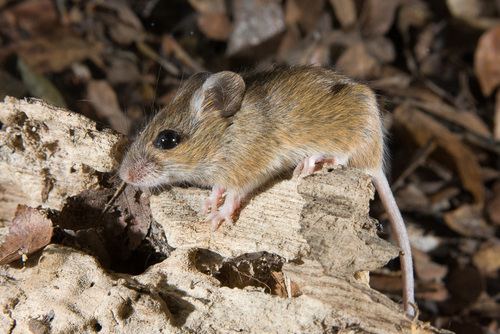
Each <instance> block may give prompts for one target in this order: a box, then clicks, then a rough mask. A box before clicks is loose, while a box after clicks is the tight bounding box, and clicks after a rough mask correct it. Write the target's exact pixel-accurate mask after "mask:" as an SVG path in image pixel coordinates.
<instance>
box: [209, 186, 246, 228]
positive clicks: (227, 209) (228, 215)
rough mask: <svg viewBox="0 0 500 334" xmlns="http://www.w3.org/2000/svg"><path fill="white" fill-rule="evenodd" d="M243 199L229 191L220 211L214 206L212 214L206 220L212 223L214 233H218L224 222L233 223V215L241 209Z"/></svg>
mask: <svg viewBox="0 0 500 334" xmlns="http://www.w3.org/2000/svg"><path fill="white" fill-rule="evenodd" d="M211 197H212V195H211ZM241 199H242V196H241V195H240V194H237V193H234V192H231V191H229V192H227V193H226V198H225V200H224V204H223V205H222V206H221V207H220V208H219V209H218V210H217V207H216V206H215V207H214V206H212V212H211V213H210V214H209V215H208V217H207V218H206V219H205V221H206V222H210V224H211V227H212V231H216V230H217V229H218V228H219V226H220V225H221V224H222V223H223V222H224V221H226V222H228V223H231V224H232V223H233V215H234V214H235V212H236V211H237V210H238V209H239V207H240V204H241ZM209 200H210V198H209Z"/></svg>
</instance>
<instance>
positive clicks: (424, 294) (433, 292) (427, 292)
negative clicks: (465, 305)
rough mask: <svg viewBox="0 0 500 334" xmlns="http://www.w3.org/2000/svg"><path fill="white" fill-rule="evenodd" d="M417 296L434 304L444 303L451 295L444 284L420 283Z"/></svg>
mask: <svg viewBox="0 0 500 334" xmlns="http://www.w3.org/2000/svg"><path fill="white" fill-rule="evenodd" d="M415 295H416V297H417V298H418V299H423V300H427V301H434V302H444V301H445V300H447V299H448V298H450V294H449V292H448V290H447V289H446V286H445V285H444V283H442V282H422V283H420V282H419V286H418V290H417V291H416V292H415ZM425 333H428V332H425Z"/></svg>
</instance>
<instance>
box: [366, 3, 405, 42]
mask: <svg viewBox="0 0 500 334" xmlns="http://www.w3.org/2000/svg"><path fill="white" fill-rule="evenodd" d="M400 3H401V1H400V0H366V1H364V2H363V9H362V11H361V24H362V31H363V34H364V35H369V36H381V35H384V34H385V33H386V32H387V31H389V29H390V27H391V26H392V24H393V22H394V17H395V14H396V9H397V8H398V6H399V5H400Z"/></svg>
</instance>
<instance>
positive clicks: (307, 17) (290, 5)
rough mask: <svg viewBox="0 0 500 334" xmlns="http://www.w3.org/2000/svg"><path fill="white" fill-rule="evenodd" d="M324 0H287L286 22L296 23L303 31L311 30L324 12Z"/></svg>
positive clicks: (289, 23)
mask: <svg viewBox="0 0 500 334" xmlns="http://www.w3.org/2000/svg"><path fill="white" fill-rule="evenodd" d="M324 7H325V1H324V0H309V1H301V0H288V1H287V2H286V9H285V10H286V19H285V20H286V23H287V24H288V25H291V24H298V25H299V26H300V28H302V30H303V31H305V33H310V32H311V31H313V30H314V29H315V28H316V26H317V24H318V21H319V19H320V17H321V16H322V15H323V14H324Z"/></svg>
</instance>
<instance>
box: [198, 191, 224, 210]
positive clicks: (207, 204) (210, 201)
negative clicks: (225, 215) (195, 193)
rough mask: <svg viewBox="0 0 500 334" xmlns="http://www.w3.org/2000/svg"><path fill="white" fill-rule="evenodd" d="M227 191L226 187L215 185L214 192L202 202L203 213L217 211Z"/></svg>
mask: <svg viewBox="0 0 500 334" xmlns="http://www.w3.org/2000/svg"><path fill="white" fill-rule="evenodd" d="M225 192H226V189H225V188H224V187H221V186H213V187H212V192H211V193H210V196H208V197H207V198H206V199H205V200H204V201H203V204H202V213H203V214H205V215H207V214H209V213H211V212H212V213H213V212H216V211H217V208H218V207H219V203H220V202H221V200H222V197H223V196H224V193H225Z"/></svg>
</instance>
